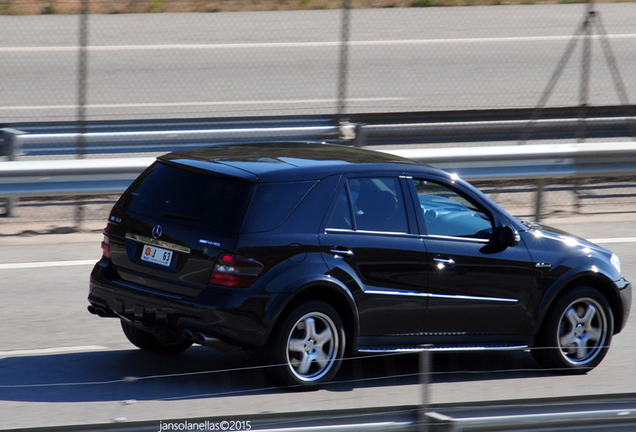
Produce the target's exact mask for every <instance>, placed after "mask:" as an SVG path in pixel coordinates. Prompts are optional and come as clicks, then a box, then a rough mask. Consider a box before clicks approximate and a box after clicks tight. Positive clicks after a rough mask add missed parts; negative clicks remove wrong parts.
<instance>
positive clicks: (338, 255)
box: [331, 247, 353, 258]
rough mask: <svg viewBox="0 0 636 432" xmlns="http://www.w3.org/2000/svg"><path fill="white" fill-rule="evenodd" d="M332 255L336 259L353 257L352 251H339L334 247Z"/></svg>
mask: <svg viewBox="0 0 636 432" xmlns="http://www.w3.org/2000/svg"><path fill="white" fill-rule="evenodd" d="M331 253H332V254H333V256H334V257H336V258H351V257H352V256H353V252H352V251H350V250H348V249H347V250H342V249H338V248H337V247H334V248H333V249H331Z"/></svg>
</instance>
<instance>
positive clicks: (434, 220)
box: [414, 179, 493, 240]
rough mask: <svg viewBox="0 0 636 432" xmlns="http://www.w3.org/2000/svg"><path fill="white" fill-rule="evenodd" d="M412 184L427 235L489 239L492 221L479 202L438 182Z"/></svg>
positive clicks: (416, 182) (422, 181)
mask: <svg viewBox="0 0 636 432" xmlns="http://www.w3.org/2000/svg"><path fill="white" fill-rule="evenodd" d="M414 183H415V189H416V191H417V197H418V200H419V204H420V206H419V207H420V211H421V212H422V217H423V219H424V223H425V224H426V231H427V233H428V234H429V235H439V236H447V237H465V238H478V239H487V240H488V239H490V237H491V236H492V232H493V225H492V220H491V218H490V216H489V215H488V213H487V212H486V210H484V209H483V208H481V207H480V206H479V205H478V204H476V203H475V202H473V201H472V200H469V199H468V198H467V197H464V196H463V195H461V194H459V193H458V192H456V191H455V190H453V189H451V188H450V187H448V186H446V185H443V184H440V183H435V182H431V181H428V180H417V179H416V180H414Z"/></svg>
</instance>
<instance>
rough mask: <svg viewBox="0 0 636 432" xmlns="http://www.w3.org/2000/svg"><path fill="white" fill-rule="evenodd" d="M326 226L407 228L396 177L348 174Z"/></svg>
mask: <svg viewBox="0 0 636 432" xmlns="http://www.w3.org/2000/svg"><path fill="white" fill-rule="evenodd" d="M327 228H333V229H345V230H350V229H354V230H356V231H374V232H397V233H405V232H408V222H407V218H406V209H405V206H404V198H403V196H402V188H401V187H400V181H399V179H398V178H397V177H362V178H350V179H349V180H347V183H346V184H345V185H344V187H343V188H342V189H341V191H340V193H339V195H338V201H337V202H336V206H335V208H334V211H333V213H332V214H331V218H330V219H329V223H328V224H327Z"/></svg>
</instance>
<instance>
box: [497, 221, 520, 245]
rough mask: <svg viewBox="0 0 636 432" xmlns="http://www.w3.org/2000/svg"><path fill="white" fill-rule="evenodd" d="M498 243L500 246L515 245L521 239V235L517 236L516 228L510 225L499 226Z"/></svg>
mask: <svg viewBox="0 0 636 432" xmlns="http://www.w3.org/2000/svg"><path fill="white" fill-rule="evenodd" d="M498 231H499V236H498V237H499V238H498V240H499V244H500V245H502V246H506V247H510V246H517V245H518V244H519V242H520V241H521V237H519V233H518V232H517V230H516V229H514V228H512V227H511V226H508V225H506V226H503V227H501V228H499V230H498Z"/></svg>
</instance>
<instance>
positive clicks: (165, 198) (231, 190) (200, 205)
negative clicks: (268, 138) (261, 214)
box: [120, 163, 254, 233]
mask: <svg viewBox="0 0 636 432" xmlns="http://www.w3.org/2000/svg"><path fill="white" fill-rule="evenodd" d="M253 187H254V185H253V184H252V183H247V182H240V181H234V180H229V179H225V178H218V177H212V176H209V175H206V174H203V173H199V172H195V171H191V170H187V169H181V168H177V167H174V166H171V165H166V164H163V163H155V164H154V165H152V166H151V167H150V168H149V169H148V170H147V171H145V172H144V174H143V175H142V176H140V177H139V179H138V180H137V181H135V182H134V183H133V185H132V186H131V187H130V188H129V189H128V191H126V193H125V194H124V196H123V197H122V200H121V202H120V203H121V205H122V206H123V207H124V209H126V210H128V211H130V212H133V213H138V214H142V215H145V216H151V217H154V218H157V219H163V220H170V221H173V222H178V223H181V224H183V225H188V226H192V227H196V228H202V229H206V230H209V231H214V232H224V233H236V232H238V229H239V227H240V225H241V222H242V221H243V216H244V215H245V210H246V208H247V204H248V202H249V199H250V197H251V195H252V189H253Z"/></svg>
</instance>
